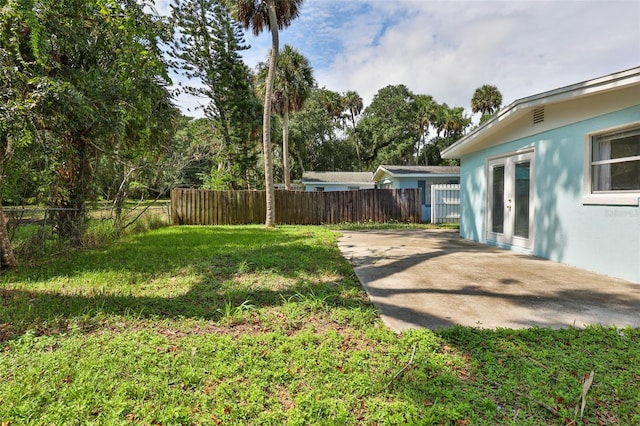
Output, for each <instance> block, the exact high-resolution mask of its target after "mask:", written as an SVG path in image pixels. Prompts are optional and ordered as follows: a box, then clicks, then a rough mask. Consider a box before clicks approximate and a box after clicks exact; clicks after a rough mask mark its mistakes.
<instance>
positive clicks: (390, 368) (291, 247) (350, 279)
mask: <svg viewBox="0 0 640 426" xmlns="http://www.w3.org/2000/svg"><path fill="white" fill-rule="evenodd" d="M335 240H336V234H335V232H334V231H332V230H330V229H327V228H321V227H281V228H278V229H275V230H266V229H264V228H263V227H261V226H242V227H171V228H162V229H157V230H154V231H149V232H146V233H143V234H138V235H133V236H128V237H126V238H125V239H123V240H122V241H120V242H119V243H117V244H112V245H109V246H107V247H102V248H99V249H93V250H85V251H74V252H71V253H70V254H68V255H67V256H66V257H65V258H57V259H42V260H41V261H40V262H38V264H37V265H36V266H35V267H31V268H27V267H24V268H22V269H19V270H17V271H13V272H5V273H3V275H2V276H1V277H0V424H1V425H3V426H5V425H23V424H47V425H49V424H56V425H67V424H69V425H79V424H82V425H84V424H100V425H104V424H107V425H111V424H123V425H129V424H139V425H174V424H180V425H182V424H189V425H191V424H193V425H219V424H220V425H245V424H252V425H269V424H274V425H281V424H293V425H308V424H326V425H333V424H338V425H348V424H368V425H374V424H380V425H384V424H407V423H408V424H444V425H448V424H451V425H476V424H481V425H482V424H488V425H492V424H513V425H527V424H529V425H540V424H558V425H564V424H620V425H629V424H640V330H638V329H629V328H627V329H623V330H616V329H614V328H601V327H592V328H587V329H586V330H577V329H567V330H558V331H554V330H549V329H529V330H508V329H502V330H497V331H490V330H481V329H476V328H463V327H456V328H452V329H448V330H441V331H436V332H434V331H429V330H419V331H411V332H408V333H405V334H402V335H396V334H394V333H393V332H391V331H389V330H388V329H386V328H385V326H384V325H383V324H382V323H381V322H380V320H379V319H378V317H377V313H376V311H375V309H374V308H373V306H372V305H371V304H370V303H369V301H368V299H367V297H366V294H365V293H364V292H363V290H362V288H361V287H360V286H359V284H358V282H357V279H356V277H355V275H354V273H353V271H352V269H351V267H350V265H349V264H348V263H347V262H346V261H345V260H344V259H343V258H342V257H341V255H340V252H339V250H338V248H337V246H336V242H335ZM591 371H593V372H594V376H593V384H592V385H591V386H590V388H588V389H586V392H583V388H584V386H583V383H584V381H585V379H586V377H587V376H588V375H589V373H591ZM583 393H584V394H585V395H586V397H585V399H584V400H585V408H584V411H583V412H582V415H581V403H582V395H583ZM576 407H577V413H576Z"/></svg>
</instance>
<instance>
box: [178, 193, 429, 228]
mask: <svg viewBox="0 0 640 426" xmlns="http://www.w3.org/2000/svg"><path fill="white" fill-rule="evenodd" d="M274 201H275V216H276V223H278V224H290V225H322V224H337V223H348V222H368V221H371V222H388V221H394V220H395V221H398V222H412V223H417V222H420V189H418V188H415V189H364V190H357V191H326V192H303V191H276V193H275V200H274ZM265 216H266V194H265V191H207V190H200V189H180V188H178V189H173V190H172V191H171V221H172V223H173V224H175V225H242V224H250V223H264V221H265Z"/></svg>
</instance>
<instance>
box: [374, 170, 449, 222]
mask: <svg viewBox="0 0 640 426" xmlns="http://www.w3.org/2000/svg"><path fill="white" fill-rule="evenodd" d="M373 180H374V181H375V183H376V187H377V188H383V189H384V188H393V189H405V188H420V189H422V221H423V222H426V221H428V220H429V219H430V218H431V185H436V184H447V183H459V182H460V167H457V166H388V165H382V166H379V167H378V169H377V170H376V172H375V173H374V174H373Z"/></svg>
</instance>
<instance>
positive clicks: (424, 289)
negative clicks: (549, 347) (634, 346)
mask: <svg viewBox="0 0 640 426" xmlns="http://www.w3.org/2000/svg"><path fill="white" fill-rule="evenodd" d="M342 235H343V236H342V237H341V238H340V239H339V243H338V245H339V247H340V250H341V251H342V253H343V255H344V256H345V257H346V258H347V259H348V260H349V261H350V262H351V263H352V265H353V267H354V270H355V272H356V275H357V276H358V278H359V279H360V282H361V283H362V285H363V286H364V287H365V289H366V290H367V293H368V294H369V297H370V298H371V300H372V301H373V303H374V304H375V305H376V307H377V308H378V309H379V311H380V313H381V316H382V319H383V321H384V322H385V323H386V324H387V325H388V326H389V327H390V328H392V329H393V330H395V331H397V332H400V331H402V330H405V329H407V328H418V327H426V328H431V329H436V328H440V327H448V326H452V325H454V324H461V325H464V326H472V327H481V328H502V327H505V328H528V327H533V326H539V327H551V328H561V327H572V326H575V327H579V328H581V327H584V326H585V325H588V324H602V325H616V326H618V327H624V326H632V327H640V284H633V283H630V282H627V281H623V280H619V279H614V278H610V277H606V276H602V275H598V274H594V273H590V272H587V271H584V270H581V269H577V268H573V267H569V266H566V265H561V264H558V263H555V262H551V261H546V260H541V259H538V258H535V257H531V256H524V255H521V254H517V253H514V252H510V251H505V250H500V249H497V248H493V247H489V246H486V245H482V244H477V243H474V242H471V241H467V240H463V239H461V238H460V237H459V236H458V233H457V231H448V230H424V229H420V230H380V231H343V232H342Z"/></svg>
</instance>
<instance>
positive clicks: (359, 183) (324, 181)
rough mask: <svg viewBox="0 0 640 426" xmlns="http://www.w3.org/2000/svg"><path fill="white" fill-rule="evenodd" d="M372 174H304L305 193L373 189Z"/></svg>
mask: <svg viewBox="0 0 640 426" xmlns="http://www.w3.org/2000/svg"><path fill="white" fill-rule="evenodd" d="M372 178H373V173H371V172H303V173H302V184H303V185H304V188H305V191H352V190H357V189H373V188H375V183H374V182H373V180H372Z"/></svg>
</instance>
